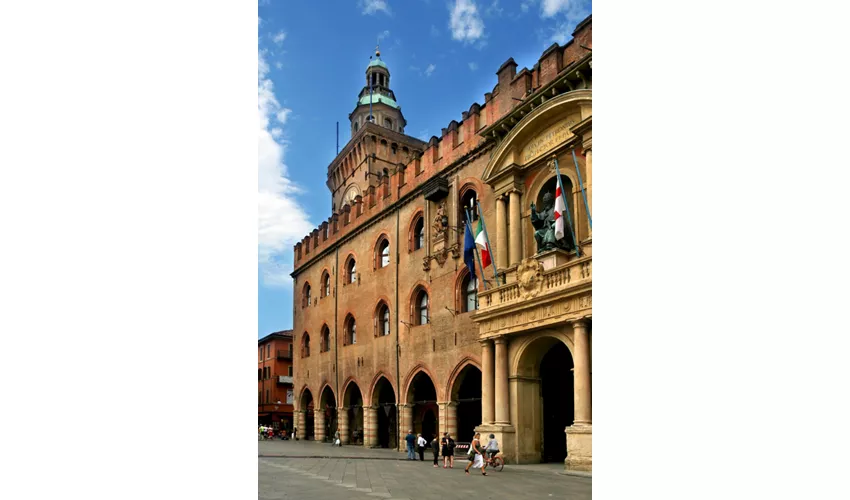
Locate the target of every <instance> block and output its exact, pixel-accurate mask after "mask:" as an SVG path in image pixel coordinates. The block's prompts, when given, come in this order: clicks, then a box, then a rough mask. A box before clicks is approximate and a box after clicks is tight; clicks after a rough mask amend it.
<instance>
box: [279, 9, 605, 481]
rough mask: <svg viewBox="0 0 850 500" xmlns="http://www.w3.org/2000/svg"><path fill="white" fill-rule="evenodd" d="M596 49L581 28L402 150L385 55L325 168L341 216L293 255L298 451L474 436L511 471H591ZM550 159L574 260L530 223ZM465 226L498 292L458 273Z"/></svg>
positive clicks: (510, 67)
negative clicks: (540, 242)
mask: <svg viewBox="0 0 850 500" xmlns="http://www.w3.org/2000/svg"><path fill="white" fill-rule="evenodd" d="M591 47H592V41H591V19H590V18H589V17H588V18H587V19H586V20H584V21H582V22H581V23H579V25H578V26H577V28H576V30H575V32H574V34H573V39H572V40H571V41H569V42H568V43H567V44H566V45H564V46H559V45H558V44H554V45H552V46H551V47H550V48H548V49H547V50H546V51H544V52H543V54H542V55H541V57H540V60H539V62H538V63H537V64H535V66H534V67H533V68H532V69H531V70H529V69H526V68H523V69H521V70H520V71H519V72H518V71H517V64H516V63H515V62H514V61H513V59H509V60H508V61H507V62H505V63H504V64H503V65H502V66H501V67H500V68H499V69H498V71H497V73H496V75H497V83H496V85H495V87H494V88H493V91H492V92H488V93H487V94H485V96H484V104H478V103H473V104H472V105H471V106H470V108H469V109H468V110H467V111H463V112H462V114H461V121H456V120H452V121H450V122H449V124H448V125H447V126H446V128H444V129H443V130H442V134H441V137H432V138H431V139H430V141H428V142H427V143H426V142H423V141H420V140H418V139H416V138H414V137H410V136H407V135H405V134H404V132H403V131H404V126H405V125H406V123H407V122H406V120H405V118H404V117H403V116H402V115H401V110H400V107H399V106H398V103H397V102H396V100H395V94H394V93H393V91H392V90H390V86H389V82H390V71H389V68H388V66H387V65H386V64H385V63H384V62H383V61H382V60H381V59H380V53H377V54H376V55H377V57H376V59H375V60H374V61H372V62H371V63H370V65H369V66H368V67H367V70H366V83H367V86H366V87H364V89H363V90H361V91H360V94H359V96H358V101H357V105H356V107H355V109H354V111H353V112H352V113H351V115H350V116H349V117H350V119H351V122H352V124H351V131H352V137H351V139H350V140H349V142H348V143H347V144H346V145H345V147H344V148H343V149H342V151H341V152H340V153H339V155H338V156H337V157H336V158H335V159H334V160H333V162H332V163H331V164H330V165H329V166H328V176H327V185H328V188H329V190H330V192H331V198H332V208H333V213H332V215H331V217H329V218H328V219H327V221H325V222H323V223H322V224H321V225H320V226H319V227H317V228H316V229H315V230H313V231H312V232H311V233H310V234H309V235H307V236H306V237H305V238H304V239H303V240H302V241H301V242H299V243H298V244H296V245H295V248H294V253H295V263H294V269H295V270H294V272H293V273H292V277H293V278H294V283H295V285H294V286H295V289H294V297H295V299H294V301H295V304H294V318H293V331H294V337H293V339H294V343H295V348H294V350H295V353H294V365H295V370H294V374H295V390H296V391H295V398H296V399H295V404H296V412H295V414H296V417H295V418H296V422H297V423H296V425H297V427H298V429H299V435H300V436H302V437H307V438H309V439H329V438H330V437H331V436H332V435H333V432H335V431H336V430H337V429H338V430H339V431H340V434H341V437H342V440H343V442H344V443H357V444H363V445H365V446H382V447H401V444H402V443H401V442H400V440H401V438H402V437H403V436H404V434H405V433H406V431H407V430H408V429H413V430H414V432H421V433H423V435H425V437H426V438H428V437H429V436H431V435H434V434H435V433H442V432H451V433H452V434H453V435H454V436H455V438H456V440H458V441H461V442H463V441H469V440H470V439H471V437H472V433H473V432H474V431H475V430H476V429H478V430H480V431H482V432H486V433H488V434H489V433H495V434H496V435H497V438H498V439H499V441H500V443H501V444H502V449H503V452H504V454H505V456H506V459H507V460H508V462H509V463H510V462H514V463H517V462H519V463H531V462H540V461H564V463H565V464H566V467H568V468H571V469H580V470H590V469H591V464H592V458H591V437H592V424H591V417H590V403H591V402H590V344H591V318H592V314H591V288H592V287H591V275H590V273H591V255H592V239H591V228H590V223H589V221H590V217H589V214H588V209H589V208H590V207H591V206H592V204H591V201H592V183H591V182H592V178H591V177H592V169H591V136H592V134H591V119H592V102H591V92H592V91H591V87H592V85H591V83H592V78H591V76H592V57H591ZM370 86H371V94H372V97H371V98H370V97H369V90H370V89H369V87H370ZM376 96H379V97H376ZM402 97H403V96H402ZM370 103H371V104H370ZM370 117H371V118H370ZM573 152H575V158H576V160H575V162H574V161H573ZM554 160H557V161H558V164H559V165H560V172H561V176H562V179H563V184H564V186H565V191H566V193H565V194H566V199H567V205H568V208H569V213H570V215H571V216H570V222H571V228H572V231H573V232H574V234H575V240H576V241H577V244H578V248H577V249H575V250H571V251H564V250H552V251H548V252H538V251H537V246H536V240H535V232H534V228H533V227H532V226H531V224H530V223H529V217H530V214H531V208H530V206H531V204H532V203H534V204H535V205H536V207H537V208H538V210H539V209H540V208H541V207H543V205H544V201H543V196H544V194H545V193H547V192H548V193H552V194H553V193H554V192H555V182H556V179H555V174H554V171H553V162H554ZM579 176H580V177H581V179H579ZM582 188H584V189H583V190H582ZM585 199H586V200H587V202H585ZM479 207H480V209H479ZM467 214H470V215H471V217H472V219H473V222H474V221H475V220H477V219H479V218H483V219H484V221H485V222H486V225H487V229H488V232H489V236H490V241H491V245H492V247H493V252H494V257H495V259H494V260H495V264H496V268H497V269H498V277H497V276H494V271H493V267H492V266H491V267H488V268H486V269H485V270H484V271H485V273H484V275H485V276H484V279H485V280H486V281H482V280H481V278H482V276H481V271H480V270H477V274H478V276H477V279H475V278H472V277H471V276H470V274H469V271H468V270H467V268H466V267H465V265H464V262H463V236H464V223H465V221H466V215H467ZM568 238H570V237H569V236H568Z"/></svg>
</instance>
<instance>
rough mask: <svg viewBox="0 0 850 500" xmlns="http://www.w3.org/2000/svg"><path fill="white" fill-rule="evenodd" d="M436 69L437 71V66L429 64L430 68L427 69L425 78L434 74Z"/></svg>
mask: <svg viewBox="0 0 850 500" xmlns="http://www.w3.org/2000/svg"><path fill="white" fill-rule="evenodd" d="M435 69H437V65H436V64H429V65H428V67H427V68H425V76H431V73H433V72H434V70H435Z"/></svg>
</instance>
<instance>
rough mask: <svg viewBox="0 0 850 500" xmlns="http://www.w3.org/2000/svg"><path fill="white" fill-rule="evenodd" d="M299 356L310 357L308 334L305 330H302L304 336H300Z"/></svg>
mask: <svg viewBox="0 0 850 500" xmlns="http://www.w3.org/2000/svg"><path fill="white" fill-rule="evenodd" d="M301 357H302V358H309V357H310V335H309V334H307V332H304V336H303V337H302V338H301Z"/></svg>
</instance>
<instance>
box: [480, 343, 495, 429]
mask: <svg viewBox="0 0 850 500" xmlns="http://www.w3.org/2000/svg"><path fill="white" fill-rule="evenodd" d="M494 370H495V366H494V362H493V341H491V340H482V341H481V421H482V422H481V423H482V424H492V423H493V421H494V420H495V414H496V413H495V412H496V410H495V406H494V405H493V403H494V396H495V394H496V385H495V384H496V378H495V375H496V374H495V372H494Z"/></svg>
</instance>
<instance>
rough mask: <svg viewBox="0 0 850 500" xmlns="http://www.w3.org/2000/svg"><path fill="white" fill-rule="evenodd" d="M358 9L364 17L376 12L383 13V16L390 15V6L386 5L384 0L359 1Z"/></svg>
mask: <svg viewBox="0 0 850 500" xmlns="http://www.w3.org/2000/svg"><path fill="white" fill-rule="evenodd" d="M360 8H362V9H363V14H364V15H367V14H368V15H371V14H374V13H376V12H378V11H382V12H384V14H387V15H389V14H391V12H390V6H389V5H387V2H386V0H361V1H360Z"/></svg>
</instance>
